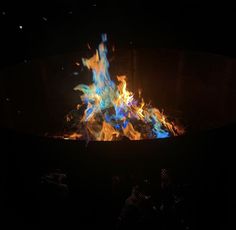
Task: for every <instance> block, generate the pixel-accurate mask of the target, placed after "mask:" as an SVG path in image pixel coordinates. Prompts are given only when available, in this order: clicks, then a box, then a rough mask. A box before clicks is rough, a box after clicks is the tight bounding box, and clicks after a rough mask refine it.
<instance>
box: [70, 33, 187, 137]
mask: <svg viewBox="0 0 236 230" xmlns="http://www.w3.org/2000/svg"><path fill="white" fill-rule="evenodd" d="M106 41H107V36H106V35H102V42H101V43H100V45H99V47H98V50H96V52H95V54H94V55H93V56H92V57H91V58H89V59H84V58H83V59H82V63H83V65H84V66H86V67H87V68H88V69H89V70H92V73H93V83H92V84H91V85H85V84H80V85H78V86H76V87H75V88H74V90H76V91H80V92H82V95H81V101H82V103H80V104H78V105H77V110H76V111H77V115H72V114H68V115H67V116H66V119H67V122H68V123H72V124H73V127H76V130H75V132H74V133H72V134H71V135H67V137H66V138H69V139H89V140H96V141H114V140H120V139H122V137H124V136H125V137H127V138H129V139H130V140H141V139H154V138H165V137H169V136H171V135H172V136H177V135H180V134H182V133H183V132H184V130H183V129H182V128H180V127H178V126H177V125H175V124H174V123H173V122H169V121H168V119H167V117H166V116H165V115H164V114H163V112H160V111H159V110H158V109H157V108H154V107H152V106H151V105H150V104H146V103H145V101H144V99H143V98H141V90H139V91H138V98H139V100H137V99H135V97H134V93H132V92H130V91H129V90H128V89H127V81H126V76H117V81H118V82H117V84H115V82H114V81H112V80H111V78H110V74H109V71H108V69H109V62H108V59H107V48H106V45H105V42H106ZM140 100H141V102H140Z"/></svg>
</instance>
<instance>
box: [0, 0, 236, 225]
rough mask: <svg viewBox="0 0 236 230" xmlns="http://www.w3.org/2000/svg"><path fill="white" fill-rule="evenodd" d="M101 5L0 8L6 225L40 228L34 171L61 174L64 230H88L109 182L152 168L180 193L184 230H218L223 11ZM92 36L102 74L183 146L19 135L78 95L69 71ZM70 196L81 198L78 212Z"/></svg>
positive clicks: (227, 135) (229, 36) (226, 25)
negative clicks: (103, 57) (178, 185)
mask: <svg viewBox="0 0 236 230" xmlns="http://www.w3.org/2000/svg"><path fill="white" fill-rule="evenodd" d="M112 4H113V3H109V4H105V3H103V4H99V3H94V2H93V3H87V4H80V3H77V4H75V3H73V4H69V3H68V4H62V5H60V4H59V3H58V4H56V5H53V6H49V3H43V2H39V3H31V5H28V4H26V3H25V4H23V3H21V4H18V5H12V6H11V7H9V6H5V7H1V14H0V18H1V20H0V23H1V25H0V28H1V37H0V50H1V52H0V57H1V62H0V64H1V75H0V76H1V84H0V93H1V94H0V96H1V99H0V100H1V108H2V110H1V123H0V124H1V127H2V128H4V129H1V130H2V131H1V145H2V152H3V154H2V156H3V161H2V162H3V167H1V169H2V173H1V175H2V176H3V180H2V185H3V186H2V187H3V188H4V189H3V192H4V195H3V200H4V201H5V202H4V213H5V215H4V217H6V218H5V221H6V223H7V224H8V225H10V224H13V225H14V224H17V225H18V224H19V225H21V226H24V225H27V224H31V225H32V226H38V225H41V224H42V225H47V222H46V221H45V219H44V212H45V209H47V206H46V207H45V206H44V207H42V206H41V200H40V199H41V193H40V190H39V189H40V182H39V180H40V175H41V170H42V168H43V169H48V170H51V169H52V168H62V169H63V170H64V171H66V172H67V173H68V176H69V178H70V180H71V181H70V189H71V193H72V195H71V201H70V205H71V206H69V208H68V209H67V210H68V213H69V214H68V216H67V218H65V219H63V222H64V223H65V225H66V226H68V225H69V223H70V224H73V223H76V224H78V223H79V222H80V221H79V220H80V219H82V222H83V218H84V217H86V218H87V219H86V218H85V220H86V221H88V222H90V221H92V222H93V221H94V220H95V219H96V220H97V221H94V223H100V221H101V219H100V218H102V222H103V224H104V222H106V219H104V215H106V216H109V211H110V208H111V207H110V206H109V205H110V190H109V189H110V185H111V182H110V179H111V176H112V175H114V174H115V173H124V171H127V172H128V171H129V170H130V171H132V170H134V171H135V170H136V171H140V172H143V173H144V174H148V175H152V176H153V177H158V173H157V171H158V170H159V169H160V168H162V167H170V168H171V169H172V170H173V171H174V172H175V173H176V177H178V178H179V180H180V181H181V180H183V181H185V180H186V181H189V182H190V184H191V186H192V189H191V192H190V196H191V199H190V201H189V202H190V204H193V206H192V207H194V210H195V211H196V215H194V218H193V219H194V223H195V225H194V226H193V228H196V229H202V228H206V229H209V228H211V227H213V228H217V227H218V228H219V229H220V228H221V229H222V228H225V226H227V224H228V211H229V209H228V208H229V191H230V188H232V184H231V183H230V181H229V179H230V177H229V172H230V169H231V171H232V167H230V166H231V164H230V163H229V162H230V160H231V155H232V153H233V150H231V147H232V146H233V143H234V136H235V134H234V130H235V126H234V125H233V123H234V121H235V108H234V101H235V100H234V98H235V96H236V93H235V77H234V74H235V67H234V66H235V65H234V60H233V59H234V58H235V55H236V47H235V35H234V26H235V17H236V16H235V8H234V7H233V6H222V5H217V4H215V5H210V6H206V5H200V4H192V5H191V4H188V5H181V4H174V5H171V4H168V5H161V4H159V5H157V4H156V5H155V4H154V3H148V2H143V3H132V4H131V3H125V4H124V3H122V2H118V1H117V2H116V3H115V5H114V6H112ZM43 17H45V18H46V20H45V19H43ZM19 26H22V29H20V27H19ZM102 32H106V33H107V34H108V36H109V45H110V46H112V45H113V44H114V45H115V47H116V50H117V54H119V55H115V54H114V57H116V58H115V60H114V63H116V64H114V67H112V68H113V69H111V71H112V72H114V74H116V73H117V72H122V73H123V71H124V72H125V73H127V74H129V76H130V79H131V80H130V85H131V88H134V90H136V86H137V87H139V86H141V87H142V88H143V90H144V92H145V91H146V92H147V93H145V94H144V95H145V96H146V98H147V100H149V99H150V100H152V101H154V104H155V103H156V105H160V107H163V108H165V109H166V110H167V111H169V112H170V114H171V115H175V116H177V117H178V118H180V119H182V120H183V123H184V125H185V126H186V127H187V128H188V129H187V132H186V136H184V137H180V138H177V139H175V138H173V139H168V140H161V141H159V140H158V141H154V142H140V143H136V142H132V143H129V142H125V143H124V142H121V143H90V144H89V146H88V147H85V143H83V142H82V143H76V142H63V141H61V140H50V139H47V138H46V139H44V138H43V139H37V138H36V137H34V136H24V135H21V134H19V133H22V132H28V133H31V134H32V133H33V134H44V133H45V132H56V131H58V130H59V131H60V129H61V128H62V127H63V126H62V123H63V118H64V115H65V114H66V113H67V112H68V111H69V110H70V109H72V108H73V106H74V105H76V103H77V99H79V97H78V96H77V94H75V93H74V92H73V91H72V88H73V87H74V86H75V85H76V84H78V81H77V76H74V75H73V72H74V71H79V73H80V74H81V71H82V70H81V69H77V67H76V66H74V64H73V63H74V62H75V61H77V60H78V59H80V58H81V57H83V56H90V55H91V54H92V53H93V52H92V51H89V50H88V48H87V43H89V44H90V46H91V47H92V49H94V48H95V47H96V46H97V44H98V42H99V41H100V34H101V33H102ZM117 56H118V57H117ZM112 57H113V55H111V56H110V58H112ZM135 60H136V61H137V62H135ZM134 63H136V64H134ZM137 63H138V64H137ZM83 71H84V72H83ZM83 71H82V72H83V73H84V75H81V78H82V79H83V80H85V81H86V79H87V76H89V73H88V72H86V71H85V70H83ZM156 72H157V73H158V74H157V76H158V77H156V75H155V73H156ZM147 73H148V74H147ZM143 75H145V78H143ZM147 75H148V76H147ZM150 80H151V81H150ZM153 82H155V84H154V83H153ZM160 82H161V83H160ZM67 83H68V84H67ZM152 83H153V84H152ZM177 83H178V84H177ZM160 85H161V86H160ZM160 87H161V88H160ZM163 89H164V90H163ZM162 91H164V92H165V93H163V92H162ZM159 92H161V93H159ZM169 95H171V96H169ZM205 100H206V101H205ZM208 102H210V103H208ZM199 117H200V118H199ZM227 124H228V126H227ZM219 126H224V127H223V128H221V129H217V127H219ZM6 128H7V130H6ZM9 128H10V130H17V131H18V134H16V133H15V132H12V131H10V132H9V130H8V129H9ZM205 129H208V131H207V132H205ZM192 130H193V131H194V130H196V131H198V135H193V134H191V131H192ZM203 130H204V132H203ZM112 153H113V154H114V155H112ZM5 162H6V163H5ZM144 162H145V164H144ZM101 168H102V169H103V170H101ZM156 170H157V171H156ZM231 179H232V178H231ZM78 194H79V195H78ZM94 194H95V195H94ZM78 196H82V197H83V198H84V201H83V202H82V208H81V206H80V205H81V203H80V202H81V197H79V198H78ZM91 197H92V198H91ZM101 197H102V199H101ZM101 200H102V201H104V203H102V202H101ZM94 205H95V206H96V207H97V208H96V209H93V210H94V211H93V212H92V214H91V212H90V207H91V206H94ZM78 207H80V208H78ZM78 209H79V210H80V211H78ZM62 211H63V214H64V213H65V210H62ZM83 211H85V212H84V214H83ZM78 216H80V218H79V217H78ZM56 219H57V218H56ZM108 219H109V217H108ZM58 223H59V224H60V222H57V224H58ZM205 223H206V224H205ZM54 224H55V223H54ZM106 224H109V220H108V221H107V223H106ZM19 225H18V226H19Z"/></svg>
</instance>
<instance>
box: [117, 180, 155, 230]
mask: <svg viewBox="0 0 236 230" xmlns="http://www.w3.org/2000/svg"><path fill="white" fill-rule="evenodd" d="M156 217H157V212H156V207H155V206H154V204H153V202H152V200H151V195H150V193H149V183H148V181H147V180H144V181H142V183H139V185H135V186H133V188H132V192H131V195H130V196H129V197H128V198H127V199H126V201H125V204H124V207H123V208H122V210H121V213H120V216H119V217H118V222H117V225H116V229H127V228H131V229H133V228H143V229H145V228H147V227H148V226H153V225H156V223H155V220H157V218H156Z"/></svg>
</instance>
